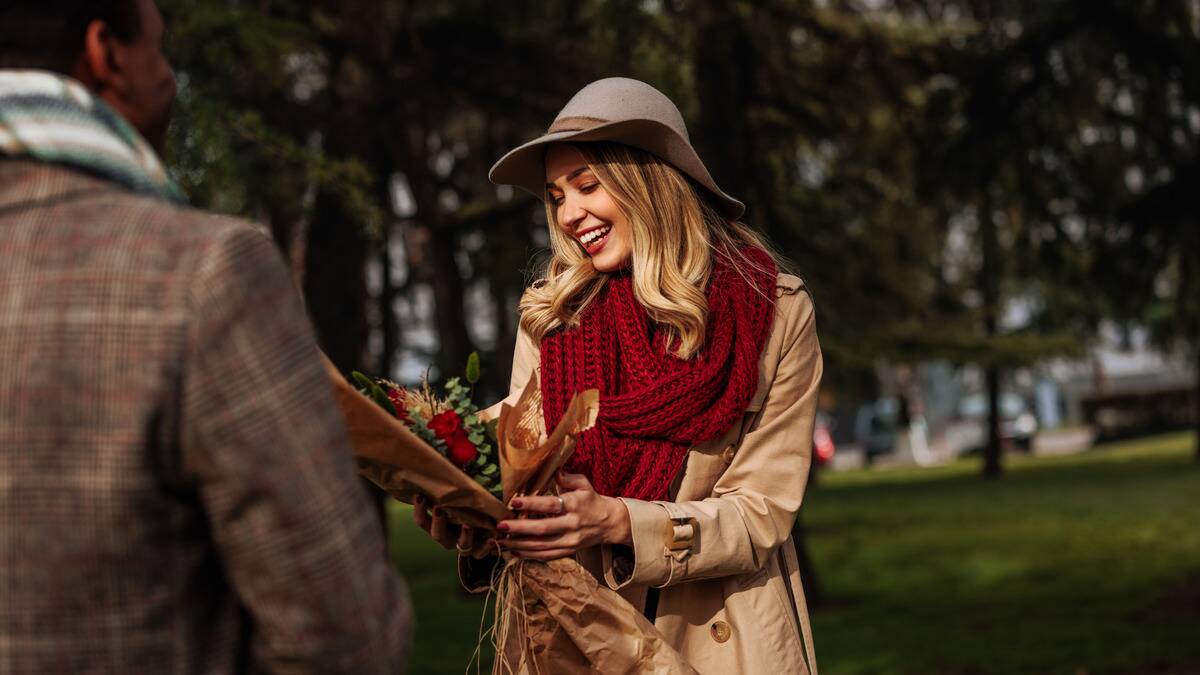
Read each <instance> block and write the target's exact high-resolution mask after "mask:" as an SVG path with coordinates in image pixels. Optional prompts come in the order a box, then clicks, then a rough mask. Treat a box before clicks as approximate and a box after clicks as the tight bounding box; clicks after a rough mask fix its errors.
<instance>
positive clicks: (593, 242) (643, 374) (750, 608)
mask: <svg viewBox="0 0 1200 675" xmlns="http://www.w3.org/2000/svg"><path fill="white" fill-rule="evenodd" d="M490 177H491V179H492V180H493V182H496V183H498V184H510V185H516V186H518V187H521V188H524V189H526V190H529V191H530V192H533V193H534V194H536V195H538V196H539V197H541V198H543V199H544V200H545V202H546V212H547V217H548V221H549V223H550V235H551V250H552V258H551V260H550V263H549V265H548V267H547V269H546V271H545V274H544V275H543V277H542V278H541V279H540V280H539V281H537V282H536V283H534V284H533V286H532V287H530V288H529V289H528V290H527V292H526V293H525V296H524V297H523V298H522V300H521V332H520V335H519V337H518V344H517V348H516V353H515V355H514V359H513V373H512V390H511V391H512V392H513V394H512V396H511V397H510V400H511V399H515V396H516V395H517V394H518V393H519V392H520V390H521V389H522V388H523V387H524V386H525V384H526V383H527V381H528V380H529V378H530V376H531V374H535V373H536V376H538V377H539V378H540V385H541V389H542V392H543V412H544V416H545V421H546V424H547V426H548V428H552V427H553V425H554V424H555V423H557V421H558V419H559V417H561V415H562V414H563V412H564V410H565V406H566V404H567V402H569V401H570V399H571V397H572V396H573V395H574V394H575V393H576V392H579V391H582V390H584V389H588V388H598V389H600V393H601V405H600V414H599V420H598V422H597V424H596V427H595V428H593V429H591V430H589V431H587V432H585V433H584V434H583V435H582V436H581V437H580V439H579V443H578V445H577V447H576V451H575V454H574V455H573V457H572V459H571V463H570V464H569V465H568V467H567V470H568V472H564V473H563V475H562V476H561V477H560V479H559V487H560V496H549V497H547V496H543V497H526V498H521V499H515V500H513V502H512V504H511V506H512V507H513V509H514V510H517V511H521V512H524V513H527V514H534V515H536V516H537V517H535V518H524V519H519V520H508V521H504V522H501V523H500V524H499V529H500V530H501V531H502V532H503V533H505V535H506V536H504V537H503V538H501V540H500V541H499V544H500V546H501V547H503V548H504V549H505V550H506V551H508V552H510V553H512V554H514V555H517V556H522V557H525V558H530V559H536V560H549V559H554V558H559V557H564V556H576V558H577V559H578V560H579V561H580V562H581V563H582V564H583V565H584V566H585V567H587V568H588V569H589V570H591V571H592V572H593V573H594V574H595V575H596V576H597V578H598V579H601V580H602V583H606V584H607V585H609V586H610V587H611V588H613V589H614V590H617V591H618V592H620V593H621V594H622V595H623V596H624V597H625V598H626V599H627V600H629V601H630V602H631V603H632V604H633V605H634V606H635V607H638V608H640V609H642V610H643V611H645V612H646V613H647V616H648V617H649V618H650V619H651V620H652V621H654V622H655V625H656V627H657V628H658V630H659V631H660V632H661V633H662V634H663V635H664V636H665V637H666V639H667V641H668V642H670V643H671V644H672V645H673V646H675V647H676V648H677V649H678V650H679V651H680V652H681V653H682V654H683V656H684V657H685V658H686V659H687V660H688V662H689V663H691V664H692V665H693V666H694V667H695V668H697V669H698V670H700V671H701V672H705V673H709V672H711V673H767V672H773V673H804V672H811V673H814V674H815V672H816V668H815V662H814V660H813V652H812V641H811V632H810V630H809V622H808V613H807V610H806V608H805V603H804V596H803V592H802V589H801V584H800V579H799V574H798V572H797V562H796V556H795V548H794V546H793V543H792V541H791V531H792V526H793V523H794V521H795V518H796V513H797V511H798V510H799V508H800V502H801V498H802V497H803V494H804V485H805V479H806V477H807V473H808V469H809V463H810V458H811V442H812V429H813V418H814V414H815V410H816V397H817V388H818V385H819V382H820V378H821V355H820V348H819V346H818V343H817V337H816V332H815V327H814V316H813V307H812V302H811V300H810V298H809V296H808V294H807V293H806V292H805V291H804V288H803V284H802V283H801V281H800V279H798V278H796V277H794V276H791V275H787V274H779V273H778V272H777V263H776V260H775V258H774V257H773V256H772V255H771V254H770V253H768V248H767V246H766V244H765V243H764V242H763V240H762V239H761V238H760V237H759V235H757V234H756V233H755V232H754V231H753V230H751V229H750V228H748V227H747V226H745V225H743V224H742V223H740V222H738V220H737V218H738V217H739V216H740V215H741V214H742V212H743V206H742V204H741V203H740V202H738V201H737V200H736V199H734V198H732V197H730V196H729V195H726V194H725V193H724V192H722V191H721V190H720V188H718V187H717V185H716V183H715V181H713V179H712V177H711V175H710V174H709V172H708V171H707V169H706V168H705V167H704V164H703V163H702V162H701V161H700V158H699V157H698V156H697V155H696V152H695V151H694V150H693V149H692V147H691V145H690V143H689V142H688V137H687V131H686V128H685V127H684V123H683V118H682V116H681V115H680V114H679V111H678V109H677V108H676V107H675V105H674V104H672V103H671V101H670V100H669V99H667V98H666V97H665V96H663V95H662V94H661V93H660V92H658V91H657V90H655V89H654V88H653V87H651V86H649V85H647V84H644V83H642V82H638V81H636V80H629V79H624V78H610V79H605V80H600V81H597V82H593V83H592V84H590V85H588V86H587V87H585V88H584V89H582V90H581V91H580V92H579V93H578V94H576V95H575V97H574V98H572V99H571V101H570V102H568V103H567V105H566V107H565V108H563V110H562V112H560V113H559V115H558V117H557V118H556V119H555V121H554V124H553V125H552V126H551V127H550V130H549V132H548V133H547V134H546V135H544V136H542V137H540V138H538V139H536V140H534V141H531V142H530V143H526V144H525V145H522V146H521V147H519V148H517V149H515V150H513V151H512V152H510V153H508V154H507V155H505V156H504V158H502V159H501V160H500V161H499V162H498V163H497V164H496V165H495V167H493V168H492V171H491V175H490ZM415 513H416V519H417V522H418V523H419V524H420V525H421V526H422V527H424V528H425V529H426V530H429V531H431V534H433V535H434V536H435V538H437V539H438V540H439V541H441V542H442V543H443V544H444V545H447V546H451V545H456V543H457V545H459V547H460V550H463V548H465V547H466V546H468V545H469V543H470V542H471V537H472V533H471V532H470V531H466V530H464V531H461V532H457V531H456V528H455V527H454V526H453V525H451V524H449V523H447V522H446V520H445V518H443V517H442V516H440V515H438V514H436V513H434V514H431V513H429V512H428V511H427V508H426V506H425V505H419V507H418V508H417V509H416V510H415Z"/></svg>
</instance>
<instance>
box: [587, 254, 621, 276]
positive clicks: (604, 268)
mask: <svg viewBox="0 0 1200 675" xmlns="http://www.w3.org/2000/svg"><path fill="white" fill-rule="evenodd" d="M628 265H629V256H611V257H610V256H605V255H602V256H599V257H596V258H592V267H593V268H594V269H595V270H596V271H597V272H617V271H619V270H622V269H624V268H625V267H627V266H628Z"/></svg>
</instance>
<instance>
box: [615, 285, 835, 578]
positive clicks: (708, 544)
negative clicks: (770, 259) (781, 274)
mask: <svg viewBox="0 0 1200 675" xmlns="http://www.w3.org/2000/svg"><path fill="white" fill-rule="evenodd" d="M775 320H776V322H777V324H778V325H777V326H776V328H775V331H779V332H780V334H781V336H782V343H781V347H780V352H779V354H780V355H779V363H778V367H777V369H776V373H775V377H774V380H773V381H772V382H771V384H770V389H769V391H768V393H767V396H766V398H765V400H764V401H763V407H762V410H761V412H760V413H759V418H758V420H757V423H756V424H755V425H754V426H753V427H752V428H751V430H750V431H749V432H748V433H747V434H746V435H745V437H744V438H743V439H742V442H741V444H740V446H739V447H737V448H735V451H736V452H735V454H734V455H733V457H732V459H731V461H730V464H729V466H728V468H727V469H726V470H725V472H724V474H722V476H721V478H720V479H719V480H718V481H717V484H716V486H715V487H714V488H713V496H712V497H710V498H708V499H704V500H701V501H689V502H678V503H677V502H647V501H640V500H635V499H623V501H624V503H625V506H626V507H627V508H628V510H629V518H630V525H631V529H632V534H633V547H632V548H633V550H632V557H633V564H632V566H631V567H632V570H629V567H630V565H629V564H628V560H627V559H626V560H625V561H622V560H621V557H622V553H621V551H622V549H623V550H624V551H626V552H627V551H628V550H629V549H628V547H612V546H604V547H602V551H601V552H602V555H603V559H604V561H605V564H604V568H605V578H606V581H607V583H608V584H609V586H611V587H612V588H614V589H616V588H620V587H622V586H624V585H626V584H630V583H633V584H639V585H643V584H644V585H653V586H660V587H661V586H669V585H672V584H676V583H680V582H684V581H690V580H695V579H704V578H713V577H722V576H729V575H737V574H746V573H750V572H754V571H757V570H758V569H760V568H761V567H762V565H764V564H765V563H766V561H767V560H768V559H769V556H770V555H771V554H772V553H773V552H774V551H775V549H776V548H778V547H779V546H780V545H781V544H782V543H783V542H785V541H787V538H788V537H789V536H790V534H791V531H792V526H793V524H794V523H795V519H796V513H797V512H798V511H799V510H800V502H801V500H802V499H803V497H804V488H805V483H806V479H807V477H808V470H809V464H810V461H811V458H812V433H813V423H814V418H815V415H816V406H817V393H818V388H819V386H820V382H821V373H822V360H821V350H820V345H819V344H818V342H817V333H816V325H815V317H814V313H813V305H812V300H811V299H810V298H809V296H808V294H807V293H805V292H799V293H795V294H792V295H784V296H783V297H781V298H780V299H779V302H778V305H777V309H776V319H775Z"/></svg>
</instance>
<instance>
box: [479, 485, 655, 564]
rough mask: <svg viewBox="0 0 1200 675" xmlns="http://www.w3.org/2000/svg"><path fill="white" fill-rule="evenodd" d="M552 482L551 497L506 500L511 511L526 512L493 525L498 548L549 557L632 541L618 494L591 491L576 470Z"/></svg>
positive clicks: (537, 558) (590, 487)
mask: <svg viewBox="0 0 1200 675" xmlns="http://www.w3.org/2000/svg"><path fill="white" fill-rule="evenodd" d="M558 487H559V491H560V495H559V496H557V497H555V496H540V497H517V498H515V499H513V500H512V502H511V504H509V506H511V507H512V508H513V510H514V511H519V512H521V513H523V514H529V515H530V516H532V517H529V518H522V519H520V520H503V521H501V522H500V523H498V524H497V529H499V530H500V533H501V538H500V539H499V540H498V542H499V543H500V546H501V547H502V548H504V549H505V550H506V551H509V552H511V553H513V554H514V555H517V556H520V557H522V558H529V559H531V560H554V559H556V558H565V557H567V556H570V555H574V554H575V552H576V551H579V550H580V549H585V548H588V547H591V546H595V545H597V544H631V543H632V536H631V534H630V526H629V511H628V509H626V508H625V504H624V503H623V502H622V501H621V500H620V499H616V498H615V497H605V496H604V495H600V494H597V493H596V491H595V489H593V488H592V484H591V483H590V482H589V481H588V479H587V478H586V477H585V476H583V475H581V474H575V473H559V475H558ZM504 535H507V536H504Z"/></svg>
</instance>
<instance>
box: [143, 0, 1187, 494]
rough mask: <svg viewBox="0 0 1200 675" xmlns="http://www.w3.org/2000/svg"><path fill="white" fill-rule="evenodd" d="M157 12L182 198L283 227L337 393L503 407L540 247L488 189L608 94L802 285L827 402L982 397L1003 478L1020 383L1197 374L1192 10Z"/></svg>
mask: <svg viewBox="0 0 1200 675" xmlns="http://www.w3.org/2000/svg"><path fill="white" fill-rule="evenodd" d="M162 5H163V9H164V11H165V13H166V14H167V17H168V23H169V25H170V26H171V36H170V44H169V50H170V52H171V58H172V60H173V62H174V63H175V64H176V67H177V70H178V72H179V78H180V99H179V114H178V117H177V123H176V124H175V125H174V127H173V130H172V137H171V144H170V150H169V153H168V155H169V159H170V162H171V165H172V167H173V170H174V172H175V174H176V175H177V176H178V177H179V179H180V181H181V183H182V184H183V185H184V187H185V189H186V190H187V191H188V193H189V194H190V195H191V197H192V199H193V201H194V202H195V203H197V205H200V206H204V207H209V208H214V209H217V210H223V211H228V212H233V213H239V214H242V215H247V216H250V217H252V218H255V219H258V220H260V221H262V222H264V223H265V224H267V225H269V226H270V228H271V230H272V232H273V234H274V235H275V237H276V239H277V241H278V242H279V244H280V246H281V248H282V249H283V250H284V251H285V252H286V253H287V254H288V256H289V258H290V260H291V261H292V264H293V266H294V269H295V270H296V273H297V279H298V283H301V284H302V285H303V288H304V291H305V296H306V298H307V300H308V303H309V308H310V312H311V314H312V316H313V320H314V323H315V325H316V329H317V333H318V336H319V339H320V341H321V344H322V346H323V347H324V348H325V350H326V351H327V352H328V353H329V354H330V356H331V357H332V358H333V359H334V361H335V362H336V363H337V364H338V365H339V366H340V367H342V368H343V369H347V370H348V369H351V368H361V369H367V370H373V371H376V372H383V373H390V374H392V375H393V376H395V377H397V379H402V380H403V379H410V380H411V379H412V378H413V377H414V374H419V373H420V372H422V371H423V370H424V369H425V368H426V367H432V373H433V374H434V375H435V376H438V375H440V374H443V373H454V372H456V371H457V370H459V369H460V368H461V366H462V364H463V363H464V362H465V359H466V356H467V354H469V353H470V352H471V351H473V350H479V351H481V352H482V354H483V356H484V362H485V369H484V372H485V378H486V379H485V383H484V389H485V391H486V392H487V393H489V394H498V393H499V392H500V391H502V390H503V389H504V388H505V387H506V385H507V369H508V359H509V355H510V354H511V349H512V344H513V340H514V334H515V329H516V314H515V307H516V302H517V299H518V298H519V296H520V293H521V290H522V288H523V287H524V285H525V284H526V283H527V281H528V280H529V278H530V277H531V275H532V274H533V273H535V271H536V262H534V261H533V259H534V257H535V254H536V252H537V251H538V250H540V249H543V248H544V246H545V242H546V238H545V233H544V228H545V224H544V218H543V217H542V216H541V207H540V204H539V203H538V202H537V201H536V200H535V199H533V198H531V197H530V196H528V195H524V194H520V193H515V192H514V191H512V190H510V189H507V188H496V187H494V186H492V185H490V184H489V183H488V182H487V180H486V171H487V168H488V167H489V166H490V164H491V163H492V162H493V161H494V160H495V159H496V158H498V157H499V156H500V155H501V154H502V153H503V151H504V150H506V149H508V148H511V147H513V146H515V145H516V144H518V143H519V142H521V141H522V140H524V139H527V138H529V137H531V136H534V135H536V134H538V133H540V132H541V131H543V130H544V128H545V126H546V125H547V124H548V123H549V121H550V120H551V119H552V118H553V115H554V113H555V112H556V111H557V109H558V108H559V107H560V106H561V105H562V104H563V103H564V102H565V101H566V99H567V98H568V97H569V96H570V94H571V93H573V92H574V91H576V90H577V89H578V88H579V87H580V86H582V85H583V84H585V83H586V82H588V81H590V80H592V79H595V78H598V77H603V76H609V75H627V76H632V77H638V78H641V79H644V80H647V81H649V82H651V83H653V84H655V85H656V86H658V87H660V88H661V89H663V90H664V91H665V92H666V93H668V94H669V95H670V96H672V97H673V98H674V99H675V100H676V101H677V102H679V103H680V105H681V107H682V108H683V110H684V113H685V116H686V117H687V118H688V121H689V126H690V129H691V130H692V135H693V137H694V140H695V142H696V144H697V145H698V147H699V148H700V151H701V154H702V156H704V157H705V158H706V160H707V161H708V163H709V165H710V167H711V168H712V170H713V173H714V174H715V176H716V177H717V180H718V181H719V182H720V183H721V184H722V185H723V186H725V188H726V189H727V190H728V191H729V192H731V193H732V194H735V195H738V196H740V197H742V198H743V199H744V200H745V201H746V202H747V204H748V206H749V210H748V213H747V219H748V221H749V222H751V223H753V224H755V225H758V226H760V227H761V228H763V229H764V230H765V231H766V232H767V233H768V234H769V236H770V237H771V239H772V240H773V241H774V242H775V243H776V244H777V245H778V247H779V248H780V250H781V252H782V253H783V254H784V255H785V256H786V257H788V258H789V259H791V260H792V261H793V262H794V263H795V268H796V270H797V271H798V272H799V273H800V274H801V275H802V276H803V277H804V278H805V279H806V281H807V283H808V286H809V288H810V290H811V291H812V292H813V294H814V297H815V299H816V302H817V307H818V312H819V322H820V333H821V337H822V345H823V348H824V351H825V355H826V359H827V373H828V376H827V380H826V382H827V385H826V388H827V389H828V390H829V391H831V392H836V393H837V395H838V396H839V397H842V398H844V399H847V400H862V399H867V398H871V397H874V396H876V395H878V394H879V393H880V392H881V386H880V381H879V379H878V377H877V374H878V365H879V363H880V362H881V361H882V362H886V363H897V364H903V363H914V362H917V361H920V360H922V359H929V358H934V357H940V358H946V359H949V360H950V361H951V362H953V363H958V364H966V363H973V364H977V365H980V366H981V367H983V368H984V369H985V372H986V389H987V391H988V393H989V394H990V396H989V398H990V399H991V401H992V404H991V406H990V409H991V415H990V417H991V420H990V424H989V425H988V427H989V429H990V433H989V439H990V442H989V443H988V444H987V451H986V452H985V454H984V456H985V461H984V471H985V473H987V474H993V475H994V474H998V473H999V472H1000V470H1001V460H1000V448H1001V444H1000V439H999V433H998V430H997V429H998V426H999V419H998V416H999V412H998V403H997V401H998V398H999V389H1000V386H1001V385H1000V383H1001V380H1002V378H1003V373H1004V371H1005V370H1006V369H1011V368H1016V367H1022V366H1026V365H1029V364H1033V363H1038V362H1040V361H1043V360H1045V359H1047V358H1049V357H1052V356H1055V355H1062V354H1079V353H1081V352H1082V350H1083V348H1084V347H1086V346H1087V345H1088V344H1089V343H1090V342H1091V341H1092V340H1093V339H1094V338H1095V336H1096V335H1097V331H1098V330H1099V328H1100V326H1101V325H1102V324H1103V323H1104V322H1105V321H1111V322H1118V323H1121V324H1124V325H1134V324H1136V325H1138V326H1146V327H1150V328H1152V329H1153V334H1154V336H1155V337H1156V339H1157V340H1158V341H1159V344H1161V345H1163V347H1164V348H1168V349H1181V350H1188V351H1189V352H1190V353H1191V354H1192V356H1193V358H1195V356H1196V354H1197V349H1200V348H1198V346H1197V345H1198V340H1197V335H1198V333H1200V331H1198V329H1197V326H1198V324H1200V310H1198V307H1200V306H1198V305H1197V303H1198V302H1200V300H1197V298H1200V294H1198V293H1197V284H1198V283H1200V282H1198V281H1197V278H1198V274H1200V271H1198V270H1200V268H1198V265H1200V262H1198V261H1197V259H1196V256H1197V255H1198V253H1197V251H1200V246H1197V241H1196V236H1197V235H1196V234H1195V232H1196V228H1195V227H1194V225H1195V220H1196V215H1197V197H1196V195H1195V191H1194V190H1191V189H1189V188H1190V187H1191V180H1190V179H1192V178H1194V177H1195V176H1196V175H1197V172H1198V171H1200V165H1198V164H1197V161H1198V160H1197V150H1196V138H1197V134H1198V133H1200V119H1198V116H1200V112H1198V108H1197V106H1198V105H1200V101H1198V99H1197V85H1196V83H1195V79H1194V73H1195V72H1197V70H1196V66H1197V63H1196V59H1197V49H1196V41H1197V32H1198V30H1197V20H1198V17H1197V14H1198V12H1197V8H1196V5H1195V3H1194V2H1181V1H1171V0H1157V1H1156V0H1143V1H1137V2H1135V1H1133V0H1123V1H1122V0H1118V1H1115V2H1111V3H1103V6H1098V5H1096V4H1095V3H1091V2H1086V1H1085V0H1057V1H1054V2H1033V1H1020V0H1010V1H1006V0H994V1H983V0H879V1H878V2H871V3H858V2H811V1H804V0H767V1H764V2H748V1H744V2H743V1H730V2H716V1H712V0H657V1H656V0H638V1H632V0H611V1H601V0H585V1H582V2H576V3H531V2H508V3H494V2H486V1H467V0H464V1H461V2H455V3H420V2H405V1H401V0H385V1H380V2H375V1H373V2H365V1H361V0H358V1H352V2H328V1H320V0H304V1H295V2H272V1H270V0H256V1H254V2H249V1H248V0H246V1H242V0H163V3H162ZM1189 74H1191V75H1192V76H1191V77H1189ZM1013 303H1020V304H1022V306H1024V307H1028V308H1030V309H1029V311H1026V312H1024V314H1023V317H1022V319H1021V320H1020V321H1011V320H1009V319H1007V318H1006V317H1007V315H1008V314H1009V312H1008V308H1009V307H1011V306H1012V304H1013ZM1198 457H1200V449H1198Z"/></svg>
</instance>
